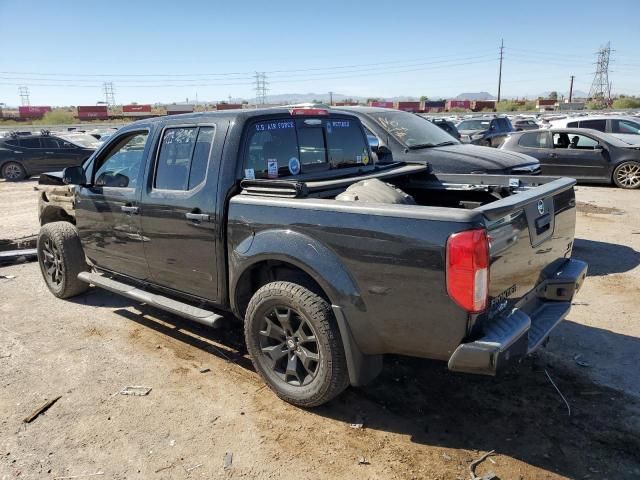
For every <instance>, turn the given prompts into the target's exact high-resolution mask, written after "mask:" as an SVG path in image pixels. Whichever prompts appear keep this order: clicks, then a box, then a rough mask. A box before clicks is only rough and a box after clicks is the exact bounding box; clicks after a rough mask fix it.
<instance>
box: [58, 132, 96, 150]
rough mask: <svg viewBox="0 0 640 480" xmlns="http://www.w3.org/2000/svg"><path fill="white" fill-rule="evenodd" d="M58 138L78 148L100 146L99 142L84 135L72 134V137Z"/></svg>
mask: <svg viewBox="0 0 640 480" xmlns="http://www.w3.org/2000/svg"><path fill="white" fill-rule="evenodd" d="M60 138H62V139H63V140H66V141H67V142H69V143H73V144H74V145H77V146H78V147H83V148H98V147H99V146H100V142H98V140H96V139H95V137H92V136H91V135H84V134H79V133H78V134H74V135H60Z"/></svg>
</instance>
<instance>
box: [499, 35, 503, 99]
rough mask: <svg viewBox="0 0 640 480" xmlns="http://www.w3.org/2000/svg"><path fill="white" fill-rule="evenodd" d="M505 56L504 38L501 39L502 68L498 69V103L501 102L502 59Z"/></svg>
mask: <svg viewBox="0 0 640 480" xmlns="http://www.w3.org/2000/svg"><path fill="white" fill-rule="evenodd" d="M503 58H504V38H502V39H500V70H499V71H498V103H500V89H501V87H502V59H503Z"/></svg>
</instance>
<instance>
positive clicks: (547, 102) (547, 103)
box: [536, 99, 558, 107]
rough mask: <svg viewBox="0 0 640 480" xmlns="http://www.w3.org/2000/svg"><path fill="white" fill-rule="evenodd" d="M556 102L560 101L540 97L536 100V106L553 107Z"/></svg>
mask: <svg viewBox="0 0 640 480" xmlns="http://www.w3.org/2000/svg"><path fill="white" fill-rule="evenodd" d="M556 103H558V101H557V100H552V99H539V100H537V101H536V106H537V107H553V106H555V104H556Z"/></svg>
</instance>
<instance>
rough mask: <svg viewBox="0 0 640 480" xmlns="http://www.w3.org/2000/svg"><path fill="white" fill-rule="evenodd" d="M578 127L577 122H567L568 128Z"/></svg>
mask: <svg viewBox="0 0 640 480" xmlns="http://www.w3.org/2000/svg"><path fill="white" fill-rule="evenodd" d="M577 126H578V122H569V123H567V127H568V128H576V127H577Z"/></svg>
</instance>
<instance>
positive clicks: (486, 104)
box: [471, 100, 496, 112]
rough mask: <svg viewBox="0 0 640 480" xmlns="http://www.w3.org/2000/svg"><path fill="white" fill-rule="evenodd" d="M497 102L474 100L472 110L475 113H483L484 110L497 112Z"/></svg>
mask: <svg viewBox="0 0 640 480" xmlns="http://www.w3.org/2000/svg"><path fill="white" fill-rule="evenodd" d="M495 108H496V102H495V100H473V101H472V102H471V110H473V111H474V112H481V111H482V110H485V109H488V110H495Z"/></svg>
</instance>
